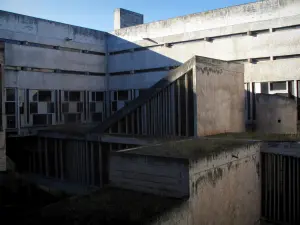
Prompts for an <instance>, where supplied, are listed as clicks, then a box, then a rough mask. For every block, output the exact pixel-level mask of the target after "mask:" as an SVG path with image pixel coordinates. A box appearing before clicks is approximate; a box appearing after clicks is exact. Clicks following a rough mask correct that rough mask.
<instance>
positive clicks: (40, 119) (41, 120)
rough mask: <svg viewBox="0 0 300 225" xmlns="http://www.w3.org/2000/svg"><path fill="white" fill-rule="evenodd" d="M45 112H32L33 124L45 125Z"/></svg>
mask: <svg viewBox="0 0 300 225" xmlns="http://www.w3.org/2000/svg"><path fill="white" fill-rule="evenodd" d="M47 124H48V123H47V114H34V115H33V125H37V126H38V125H47Z"/></svg>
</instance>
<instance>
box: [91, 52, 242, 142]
mask: <svg viewBox="0 0 300 225" xmlns="http://www.w3.org/2000/svg"><path fill="white" fill-rule="evenodd" d="M243 73H244V66H243V65H242V64H237V63H229V62H226V61H221V60H216V59H210V58H205V57H200V56H194V57H193V58H191V59H190V60H188V61H187V62H186V63H184V64H183V65H181V66H180V67H178V68H176V69H174V70H172V71H171V72H169V74H168V75H167V76H166V77H165V78H163V79H161V80H160V81H158V82H157V83H156V84H154V85H153V86H152V87H151V88H149V89H148V90H147V91H145V93H143V95H141V96H139V97H138V98H137V99H135V100H132V101H131V102H130V103H129V104H128V105H127V106H125V107H124V108H122V109H121V110H119V111H117V112H116V113H115V114H113V115H112V116H111V117H110V118H108V119H107V120H105V121H104V122H103V123H101V124H100V125H97V126H96V127H93V128H92V129H90V130H89V132H88V133H98V134H99V133H114V134H126V135H128V134H129V135H149V136H156V137H157V136H160V137H165V136H172V137H174V136H177V137H178V136H179V137H183V136H185V137H191V136H201V135H208V134H217V133H223V132H242V131H244V74H243Z"/></svg>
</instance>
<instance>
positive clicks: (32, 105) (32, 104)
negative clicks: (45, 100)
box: [30, 102, 38, 114]
mask: <svg viewBox="0 0 300 225" xmlns="http://www.w3.org/2000/svg"><path fill="white" fill-rule="evenodd" d="M30 113H31V114H32V113H38V105H37V102H30Z"/></svg>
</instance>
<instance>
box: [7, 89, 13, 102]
mask: <svg viewBox="0 0 300 225" xmlns="http://www.w3.org/2000/svg"><path fill="white" fill-rule="evenodd" d="M6 101H15V89H11V88H7V89H6Z"/></svg>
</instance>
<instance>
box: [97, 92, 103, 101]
mask: <svg viewBox="0 0 300 225" xmlns="http://www.w3.org/2000/svg"><path fill="white" fill-rule="evenodd" d="M103 99H104V93H103V92H96V101H97V102H100V101H103Z"/></svg>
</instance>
